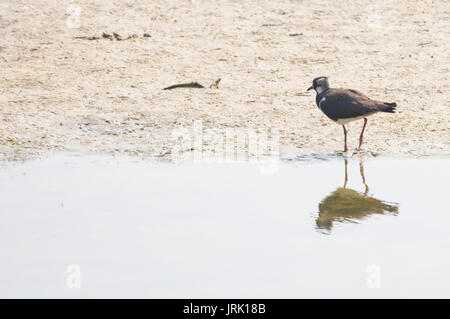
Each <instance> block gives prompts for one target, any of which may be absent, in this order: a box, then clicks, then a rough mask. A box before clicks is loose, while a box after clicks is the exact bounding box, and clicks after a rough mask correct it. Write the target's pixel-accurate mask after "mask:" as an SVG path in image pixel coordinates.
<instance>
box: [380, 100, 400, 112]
mask: <svg viewBox="0 0 450 319" xmlns="http://www.w3.org/2000/svg"><path fill="white" fill-rule="evenodd" d="M396 107H397V103H387V102H384V103H383V104H382V105H381V107H380V111H381V112H386V113H395V109H396Z"/></svg>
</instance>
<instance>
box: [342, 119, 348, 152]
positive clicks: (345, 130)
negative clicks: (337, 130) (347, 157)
mask: <svg viewBox="0 0 450 319" xmlns="http://www.w3.org/2000/svg"><path fill="white" fill-rule="evenodd" d="M342 128H343V129H344V153H346V152H347V151H348V148H347V129H346V128H345V125H342Z"/></svg>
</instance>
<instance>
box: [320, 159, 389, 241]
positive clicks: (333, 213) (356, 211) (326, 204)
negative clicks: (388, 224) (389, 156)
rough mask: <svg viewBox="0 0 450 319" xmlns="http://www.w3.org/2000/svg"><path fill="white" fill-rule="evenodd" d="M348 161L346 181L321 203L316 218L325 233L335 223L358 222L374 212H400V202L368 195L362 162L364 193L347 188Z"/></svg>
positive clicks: (361, 171)
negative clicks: (387, 200)
mask: <svg viewBox="0 0 450 319" xmlns="http://www.w3.org/2000/svg"><path fill="white" fill-rule="evenodd" d="M347 165H348V162H347V160H345V182H344V186H343V187H339V188H337V189H336V190H335V191H334V192H332V193H331V194H330V195H328V196H327V197H325V198H324V199H323V200H322V201H321V202H320V203H319V216H318V217H317V219H316V225H317V229H318V230H319V231H320V232H322V233H325V234H329V233H331V229H332V228H333V223H336V222H338V223H339V222H340V223H342V222H349V223H358V221H359V220H362V219H364V218H366V217H368V216H370V215H373V214H394V215H397V214H398V204H397V203H388V202H385V201H382V200H379V199H377V198H374V197H370V196H368V193H369V186H368V185H367V183H366V178H365V176H364V166H363V163H362V162H360V164H359V165H360V173H361V177H362V181H363V184H364V186H365V191H364V193H361V192H358V191H355V190H353V189H350V188H347V181H348V173H347Z"/></svg>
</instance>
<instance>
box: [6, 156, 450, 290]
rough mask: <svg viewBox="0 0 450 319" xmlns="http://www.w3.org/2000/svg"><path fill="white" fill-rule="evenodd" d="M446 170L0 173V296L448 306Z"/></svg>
mask: <svg viewBox="0 0 450 319" xmlns="http://www.w3.org/2000/svg"><path fill="white" fill-rule="evenodd" d="M346 162H347V163H346ZM448 167H449V160H448V159H388V158H380V159H370V160H366V161H364V162H361V161H360V160H358V159H351V160H349V161H345V160H344V159H342V158H334V159H331V160H289V161H286V160H284V161H280V162H278V163H276V165H275V167H272V169H271V170H267V169H264V167H263V169H261V165H258V164H248V163H247V164H177V165H175V164H169V163H164V164H156V163H150V162H147V161H138V160H135V159H129V158H112V157H107V156H104V157H103V156H100V157H92V156H83V157H76V156H54V157H51V158H48V159H43V160H38V161H30V162H25V163H21V164H6V165H3V166H2V167H0V194H1V201H0V261H1V264H0V297H39V298H46V297H60V298H72V297H88V298H90V297H118V298H121V297H137V298H140V297H143V298H155V297H157V298H165V297H169V298H186V297H189V298H208V297H209V298H215V297H223V298H226V297H237V298H246V297H253V298H302V297H307V298H309V297H343V298H346V297H361V298H366V297H446V298H449V297H450V292H449V286H450V276H449V269H450V256H449V253H448V251H450V233H449V224H450V215H449V212H450V209H449V208H450V207H449V204H448V200H447V197H448V180H449V177H450V176H449V170H448ZM74 275H76V277H75V279H76V280H75V281H73V278H74V277H73V276H74ZM74 282H75V283H78V284H79V285H78V284H75V285H74V284H73V283H74ZM77 287H79V288H77Z"/></svg>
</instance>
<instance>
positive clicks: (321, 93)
mask: <svg viewBox="0 0 450 319" xmlns="http://www.w3.org/2000/svg"><path fill="white" fill-rule="evenodd" d="M312 89H314V90H315V91H316V93H317V95H316V104H317V106H318V107H319V109H320V110H321V111H322V112H323V113H325V115H326V116H328V117H329V118H330V119H331V120H333V121H334V122H335V123H337V124H340V125H342V127H343V129H344V143H345V146H344V152H347V151H348V148H347V129H346V128H345V124H347V123H349V122H352V121H356V120H360V119H364V125H363V128H362V131H361V135H360V136H359V147H358V150H360V149H361V145H362V143H363V134H364V129H365V128H366V125H367V117H368V116H369V115H372V114H375V113H377V112H386V113H395V108H396V107H397V104H396V103H386V102H380V101H375V100H371V99H369V98H368V97H367V96H365V95H364V94H362V93H361V92H358V91H356V90H352V89H333V88H330V84H329V83H328V78H327V77H325V76H320V77H317V78H315V79H314V80H313V85H312V86H310V87H309V88H308V90H307V91H309V90H312Z"/></svg>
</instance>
